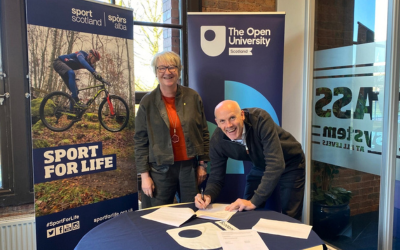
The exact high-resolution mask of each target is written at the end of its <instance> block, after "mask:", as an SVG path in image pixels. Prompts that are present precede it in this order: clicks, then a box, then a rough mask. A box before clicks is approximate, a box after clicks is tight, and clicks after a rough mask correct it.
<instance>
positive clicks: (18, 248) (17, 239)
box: [0, 214, 36, 250]
mask: <svg viewBox="0 0 400 250" xmlns="http://www.w3.org/2000/svg"><path fill="white" fill-rule="evenodd" d="M0 250H36V228H35V217H34V215H32V214H30V215H20V216H10V217H3V218H0Z"/></svg>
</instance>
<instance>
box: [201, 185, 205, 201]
mask: <svg viewBox="0 0 400 250" xmlns="http://www.w3.org/2000/svg"><path fill="white" fill-rule="evenodd" d="M201 199H202V200H203V201H204V189H203V188H201Z"/></svg>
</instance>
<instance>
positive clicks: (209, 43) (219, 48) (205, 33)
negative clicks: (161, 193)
mask: <svg viewBox="0 0 400 250" xmlns="http://www.w3.org/2000/svg"><path fill="white" fill-rule="evenodd" d="M200 46H201V49H202V50H203V52H204V53H205V54H206V55H208V56H212V57H215V56H219V55H221V54H222V52H224V50H225V46H226V27H225V26H201V27H200Z"/></svg>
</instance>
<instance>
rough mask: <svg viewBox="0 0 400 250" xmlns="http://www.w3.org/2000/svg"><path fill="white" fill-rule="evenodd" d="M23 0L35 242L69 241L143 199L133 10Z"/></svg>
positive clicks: (78, 1) (44, 245)
mask: <svg viewBox="0 0 400 250" xmlns="http://www.w3.org/2000/svg"><path fill="white" fill-rule="evenodd" d="M26 4H27V8H26V10H27V23H28V25H27V29H28V51H29V79H30V86H31V113H32V141H33V166H34V170H33V171H34V174H33V175H34V192H35V213H36V239H37V249H40V250H43V249H60V250H61V249H68V250H71V249H74V247H75V246H76V244H77V243H78V242H79V240H80V239H81V238H82V237H83V236H84V235H85V233H87V232H88V231H89V230H90V229H92V228H93V227H95V226H97V225H98V224H100V223H102V222H104V221H106V220H108V219H110V218H113V217H115V216H118V215H119V214H121V213H125V212H128V211H133V210H136V209H137V208H138V197H137V196H138V194H137V178H136V170H135V169H134V161H133V154H134V149H133V140H132V138H133V133H134V130H133V129H134V122H133V119H134V109H133V107H134V82H133V13H132V10H131V9H124V8H119V7H115V6H112V5H107V4H101V3H96V2H93V1H83V0H68V1H59V0H29V1H26ZM96 61H97V62H96ZM75 86H76V87H75ZM75 88H76V89H75ZM74 93H75V96H74ZM76 94H77V96H76Z"/></svg>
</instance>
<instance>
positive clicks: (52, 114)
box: [39, 91, 76, 132]
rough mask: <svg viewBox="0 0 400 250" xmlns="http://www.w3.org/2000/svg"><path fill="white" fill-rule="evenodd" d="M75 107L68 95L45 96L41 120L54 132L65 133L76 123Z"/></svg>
mask: <svg viewBox="0 0 400 250" xmlns="http://www.w3.org/2000/svg"><path fill="white" fill-rule="evenodd" d="M73 105H74V101H73V99H72V97H71V96H70V95H68V94H67V93H64V92H61V91H56V92H52V93H50V94H48V95H47V96H45V97H44V98H43V100H42V103H41V104H40V109H39V114H40V119H41V120H42V122H43V124H44V125H45V126H46V127H47V128H48V129H50V130H52V131H55V132H62V131H65V130H67V129H69V128H70V127H71V126H72V125H73V124H74V122H75V121H76V120H74V119H76V115H75V113H74V111H73Z"/></svg>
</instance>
